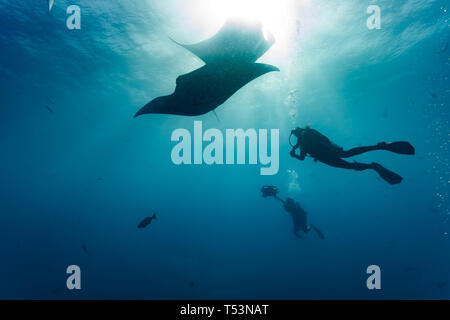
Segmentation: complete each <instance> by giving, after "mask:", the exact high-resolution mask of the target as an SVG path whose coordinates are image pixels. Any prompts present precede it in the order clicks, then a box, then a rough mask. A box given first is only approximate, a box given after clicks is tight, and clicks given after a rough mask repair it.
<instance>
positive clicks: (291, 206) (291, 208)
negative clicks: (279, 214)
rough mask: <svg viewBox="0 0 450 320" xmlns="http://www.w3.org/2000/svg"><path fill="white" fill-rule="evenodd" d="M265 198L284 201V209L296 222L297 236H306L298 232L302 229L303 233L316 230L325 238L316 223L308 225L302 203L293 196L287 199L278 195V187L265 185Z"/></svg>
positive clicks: (295, 231) (263, 188)
mask: <svg viewBox="0 0 450 320" xmlns="http://www.w3.org/2000/svg"><path fill="white" fill-rule="evenodd" d="M261 192H262V195H263V197H264V198H267V197H273V198H274V199H276V200H278V201H280V202H281V203H283V206H284V209H285V210H286V211H287V212H288V213H289V214H290V215H291V217H292V221H293V222H294V235H295V236H296V237H297V238H300V239H303V238H304V237H303V236H301V235H299V234H298V232H299V231H300V230H301V231H303V233H305V234H306V233H308V232H309V231H311V230H314V231H315V232H316V233H317V235H318V236H319V238H320V239H322V240H324V239H325V236H324V235H323V233H322V232H321V231H320V230H319V229H317V228H316V227H315V226H314V225H312V224H310V225H309V226H308V224H307V221H306V220H307V219H306V211H305V210H304V209H303V208H302V207H301V206H300V204H299V203H298V202H296V201H294V200H293V199H292V198H286V201H285V200H283V199H281V198H279V197H278V188H277V187H275V186H264V187H262V189H261Z"/></svg>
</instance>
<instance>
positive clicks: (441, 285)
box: [436, 281, 448, 289]
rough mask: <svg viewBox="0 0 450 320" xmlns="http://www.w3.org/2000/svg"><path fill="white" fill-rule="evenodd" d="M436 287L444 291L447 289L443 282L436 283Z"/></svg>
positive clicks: (445, 283) (446, 284)
mask: <svg viewBox="0 0 450 320" xmlns="http://www.w3.org/2000/svg"><path fill="white" fill-rule="evenodd" d="M436 286H437V287H438V288H439V289H444V288H447V287H448V283H447V282H445V281H439V282H438V283H436Z"/></svg>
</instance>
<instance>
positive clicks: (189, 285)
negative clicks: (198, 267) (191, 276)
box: [188, 281, 195, 289]
mask: <svg viewBox="0 0 450 320" xmlns="http://www.w3.org/2000/svg"><path fill="white" fill-rule="evenodd" d="M194 286H195V283H194V281H189V284H188V287H189V288H190V289H192V288H193V287H194Z"/></svg>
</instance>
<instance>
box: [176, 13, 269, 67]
mask: <svg viewBox="0 0 450 320" xmlns="http://www.w3.org/2000/svg"><path fill="white" fill-rule="evenodd" d="M172 40H173V39H172ZM173 41H174V42H175V43H177V44H178V45H180V46H182V47H183V48H185V49H187V50H189V51H191V52H192V53H193V54H195V55H196V56H197V57H199V58H200V59H201V60H203V61H204V62H205V63H206V64H208V63H216V62H218V61H223V60H233V61H240V62H255V61H256V60H258V59H259V58H260V57H261V56H262V55H263V54H264V53H266V52H267V50H269V49H270V47H271V46H272V45H273V44H274V42H275V39H274V37H273V36H272V35H271V34H270V33H268V34H267V39H266V38H265V37H264V34H263V30H262V25H261V23H260V22H258V21H247V20H239V19H229V20H227V21H226V22H225V24H224V25H223V27H222V28H221V29H220V30H219V31H218V32H217V33H216V34H215V35H214V36H213V37H211V38H209V39H207V40H204V41H201V42H199V43H196V44H191V45H189V44H181V43H179V42H177V41H175V40H173Z"/></svg>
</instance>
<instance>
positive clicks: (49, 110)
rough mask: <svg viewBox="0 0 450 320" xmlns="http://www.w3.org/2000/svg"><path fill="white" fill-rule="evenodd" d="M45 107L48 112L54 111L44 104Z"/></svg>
mask: <svg viewBox="0 0 450 320" xmlns="http://www.w3.org/2000/svg"><path fill="white" fill-rule="evenodd" d="M45 107H46V108H47V110H48V112H50V113H55V111H53V109H52V108H50V107H49V106H45Z"/></svg>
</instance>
